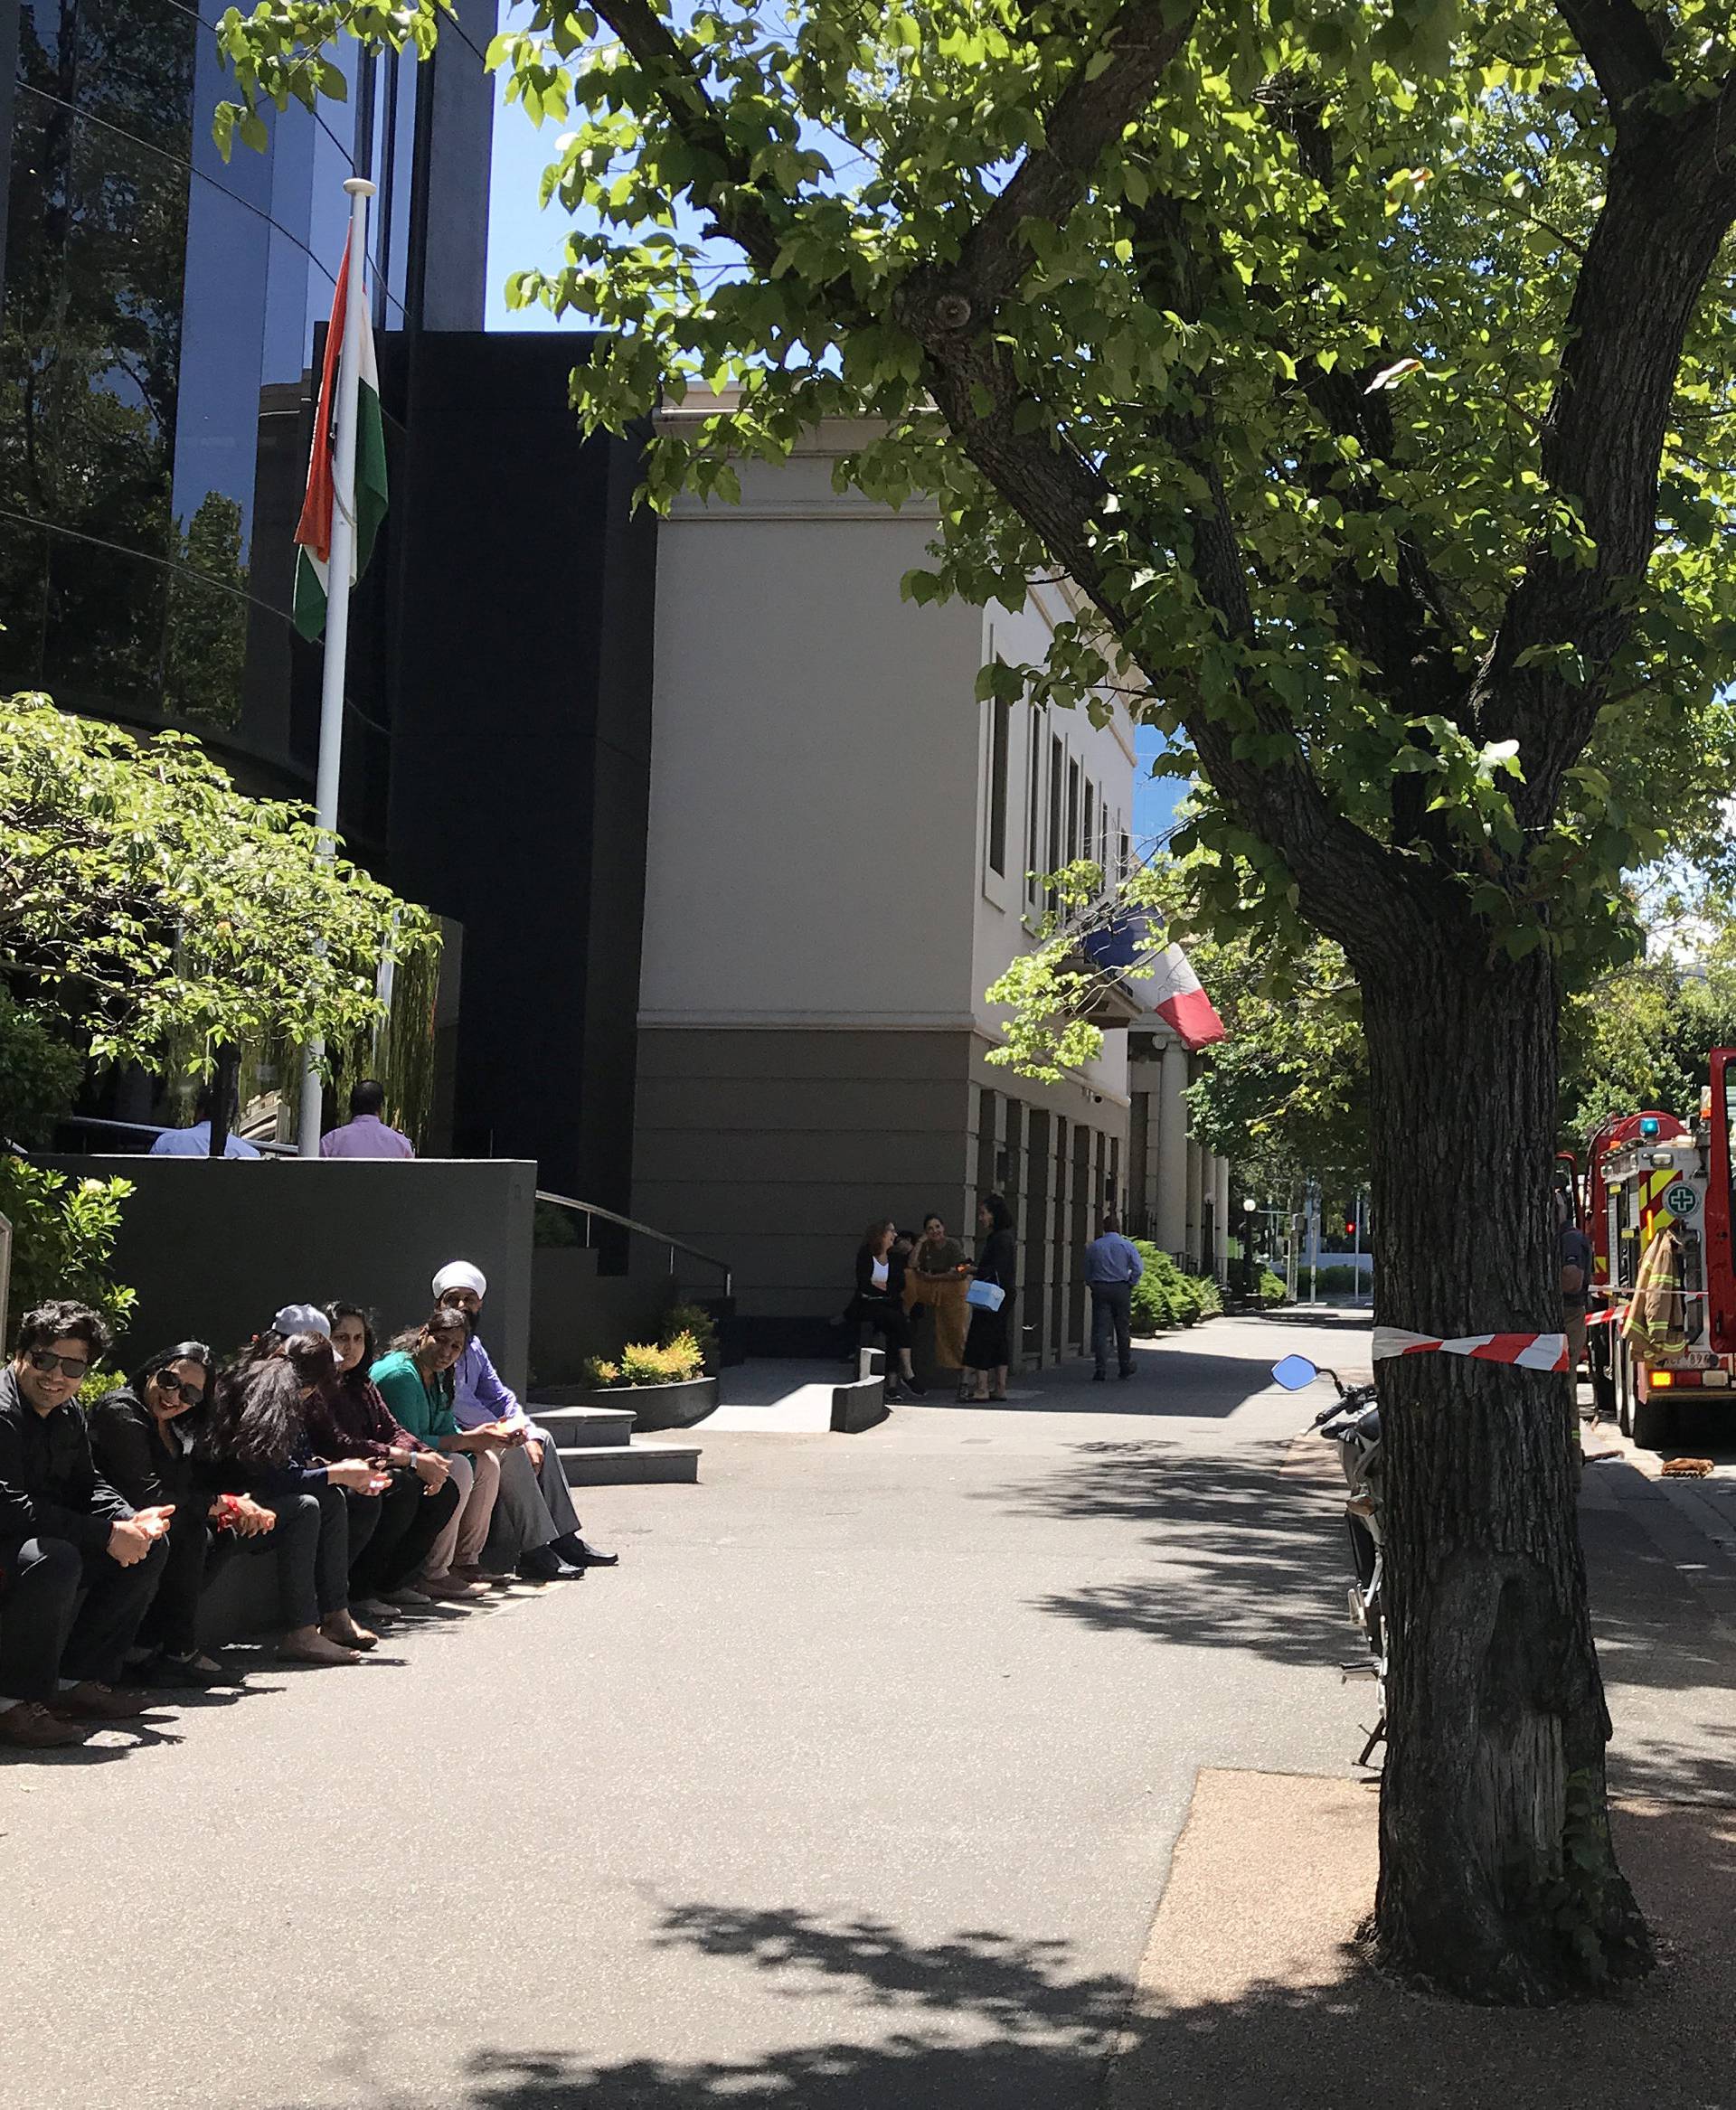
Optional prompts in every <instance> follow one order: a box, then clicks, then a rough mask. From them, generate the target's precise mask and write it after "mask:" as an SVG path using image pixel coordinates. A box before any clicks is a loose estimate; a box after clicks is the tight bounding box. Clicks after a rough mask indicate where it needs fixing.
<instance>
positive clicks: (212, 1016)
mask: <svg viewBox="0 0 1736 2110" xmlns="http://www.w3.org/2000/svg"><path fill="white" fill-rule="evenodd" d="M0 841H3V842H4V844H5V850H4V854H3V855H0V967H4V970H5V975H6V978H7V980H8V982H9V983H10V984H11V987H12V990H13V992H14V995H15V996H16V997H17V998H18V999H19V1001H20V1002H22V1003H24V1005H25V1007H26V1008H27V1009H28V1010H29V1011H31V1012H33V1013H38V1014H42V1013H49V1014H52V1015H53V1016H54V1017H55V1018H56V1019H57V1020H58V1021H59V1022H61V1024H62V1025H63V1027H64V1028H65V1029H66V1030H67V1031H68V1032H69V1033H70V1034H71V1035H72V1036H73V1037H75V1038H76V1039H77V1041H79V1043H80V1046H81V1047H82V1048H83V1049H84V1050H85V1051H86V1052H88V1053H89V1054H90V1055H92V1056H95V1057H98V1058H102V1057H108V1058H111V1059H132V1060H140V1061H146V1062H149V1061H153V1060H161V1059H162V1058H163V1057H164V1056H165V1055H166V1054H169V1053H171V1052H173V1053H176V1054H179V1055H181V1056H183V1057H184V1058H186V1057H191V1058H192V1059H193V1060H195V1061H197V1062H199V1063H200V1064H201V1065H202V1066H203V1061H204V1060H205V1059H206V1057H207V1056H208V1053H209V1050H211V1049H212V1048H214V1047H215V1045H216V1044H218V1043H219V1042H222V1041H237V1042H252V1043H254V1044H256V1045H257V1044H259V1043H261V1042H269V1043H281V1042H290V1043H294V1044H297V1045H300V1044H303V1043H305V1042H306V1041H309V1040H311V1039H313V1038H315V1037H316V1036H318V1037H324V1038H325V1039H327V1040H329V1041H332V1042H333V1043H335V1044H338V1045H342V1044H344V1043H346V1042H347V1041H352V1040H354V1037H355V1036H356V1035H357V1034H358V1033H360V1032H362V1031H365V1030H366V1029H368V1028H370V1027H372V1026H373V1025H375V1024H377V1023H378V1022H381V1020H382V1015H383V1014H382V1006H381V1004H380V1002H379V999H378V996H377V994H376V993H375V977H376V974H377V970H378V966H379V960H380V956H381V952H382V947H385V946H386V945H387V944H388V943H390V944H391V945H392V947H394V948H395V950H396V951H397V952H398V953H399V954H400V955H401V956H415V955H418V954H420V953H422V952H425V951H426V950H427V949H428V948H429V947H430V946H431V945H433V944H434V943H435V942H436V941H435V934H434V928H433V925H432V921H431V919H430V918H429V916H428V915H427V913H426V911H424V910H422V909H417V908H414V907H411V906H410V905H409V904H408V903H404V902H401V901H400V900H398V899H397V897H396V896H395V895H393V894H392V892H391V891H390V890H388V889H386V888H385V887H382V886H381V885H380V884H379V883H378V881H374V880H373V879H371V878H369V876H368V875H367V874H366V873H365V872H363V871H359V870H358V869H357V868H356V867H355V866H354V865H353V864H351V863H349V862H347V861H346V860H344V859H342V858H337V859H331V858H327V857H325V856H324V855H322V854H321V844H322V838H321V836H320V834H319V832H318V830H317V829H316V827H315V826H314V824H313V823H312V821H311V820H310V819H309V818H308V817H307V815H306V813H305V812H304V811H303V810H302V809H301V808H300V807H298V806H293V805H284V804H281V803H278V802H276V801H273V800H269V799H258V798H251V797H249V796H246V795H245V794H244V793H242V792H240V791H238V790H237V789H236V788H235V787H234V786H233V784H232V783H231V781H230V779H229V777H227V776H226V775H225V774H224V772H223V771H222V769H221V768H219V767H218V766H217V764H216V763H214V762H212V760H211V759H210V758H208V757H207V756H206V755H205V753H204V752H203V749H201V748H200V747H199V745H198V743H197V742H196V741H194V740H193V739H188V738H186V737H185V736H184V735H183V734H178V733H173V732H164V733H158V734H157V735H156V737H155V738H154V739H136V738H135V737H134V736H133V735H132V734H131V733H128V732H126V731H123V730H121V729H120V728H119V727H118V726H113V725H109V724H105V723H101V722H99V721H94V720H90V719H84V718H76V717H73V716H71V715H70V714H68V713H65V712H61V711H57V710H55V708H54V706H53V705H52V702H50V701H49V699H48V698H47V697H45V696H40V695H19V696H13V697H11V698H8V699H5V701H4V702H0Z"/></svg>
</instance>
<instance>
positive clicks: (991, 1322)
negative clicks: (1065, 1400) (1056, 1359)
mask: <svg viewBox="0 0 1736 2110" xmlns="http://www.w3.org/2000/svg"><path fill="white" fill-rule="evenodd" d="M977 1236H978V1238H979V1239H980V1240H981V1244H980V1246H979V1248H978V1249H977V1268H976V1279H977V1281H978V1282H992V1283H994V1284H995V1285H996V1286H997V1287H999V1288H1000V1289H1002V1290H1003V1291H1005V1295H1004V1296H1003V1297H1002V1299H1001V1308H1000V1310H999V1311H997V1312H987V1311H985V1310H984V1309H983V1307H982V1306H981V1305H972V1307H971V1313H970V1332H969V1333H967V1334H966V1336H965V1369H966V1371H967V1373H968V1381H969V1383H970V1386H971V1389H970V1390H969V1392H967V1393H961V1394H960V1395H959V1397H960V1398H961V1399H971V1400H973V1401H975V1402H977V1404H979V1405H980V1404H981V1403H982V1402H984V1401H986V1400H989V1399H1005V1397H1006V1371H1007V1366H1008V1364H1009V1363H1010V1362H1011V1361H1012V1360H1013V1356H1012V1351H1011V1348H1010V1346H1009V1343H1010V1342H1011V1341H1012V1338H1013V1291H1014V1286H1015V1285H1016V1284H1017V1281H1018V1273H1019V1256H1018V1248H1017V1246H1016V1244H1015V1243H1014V1238H1013V1211H1012V1210H1010V1209H1009V1208H1008V1207H1007V1206H1006V1198H1005V1195H1002V1194H986V1195H985V1196H984V1197H983V1199H982V1201H980V1202H978V1204H977ZM990 1380H993V1383H992V1386H991V1382H990Z"/></svg>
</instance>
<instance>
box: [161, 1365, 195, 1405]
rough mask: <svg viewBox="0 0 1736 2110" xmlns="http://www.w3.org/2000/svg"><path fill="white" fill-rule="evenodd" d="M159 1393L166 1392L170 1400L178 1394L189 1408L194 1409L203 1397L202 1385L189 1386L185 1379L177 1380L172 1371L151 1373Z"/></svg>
mask: <svg viewBox="0 0 1736 2110" xmlns="http://www.w3.org/2000/svg"><path fill="white" fill-rule="evenodd" d="M151 1375H152V1377H153V1378H155V1379H156V1389H157V1390H158V1391H159V1392H167V1393H168V1394H169V1395H170V1396H171V1397H172V1398H173V1397H174V1396H175V1395H176V1394H179V1396H180V1397H181V1398H182V1399H184V1400H185V1402H186V1403H187V1405H188V1406H189V1407H196V1406H197V1405H198V1404H199V1402H200V1401H201V1400H202V1399H203V1398H204V1396H205V1388H204V1387H203V1385H193V1384H189V1383H188V1381H187V1380H186V1379H185V1378H178V1377H176V1376H175V1372H174V1371H172V1370H155V1371H152V1372H151Z"/></svg>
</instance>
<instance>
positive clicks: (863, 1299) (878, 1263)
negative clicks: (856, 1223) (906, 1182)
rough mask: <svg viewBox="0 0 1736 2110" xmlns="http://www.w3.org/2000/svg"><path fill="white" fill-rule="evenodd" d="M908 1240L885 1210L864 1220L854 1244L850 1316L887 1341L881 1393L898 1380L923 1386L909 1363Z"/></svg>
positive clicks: (889, 1393)
mask: <svg viewBox="0 0 1736 2110" xmlns="http://www.w3.org/2000/svg"><path fill="white" fill-rule="evenodd" d="M909 1258H910V1242H909V1240H908V1239H905V1240H901V1239H900V1238H899V1235H898V1226H897V1225H896V1224H895V1223H894V1222H893V1221H892V1218H891V1217H890V1216H884V1217H882V1218H880V1219H879V1220H878V1221H876V1222H874V1223H871V1224H870V1225H869V1226H868V1229H867V1231H866V1233H865V1234H864V1235H863V1241H862V1243H861V1245H860V1246H858V1247H857V1248H856V1294H855V1295H854V1298H853V1299H852V1300H851V1304H850V1317H851V1320H852V1322H853V1323H854V1324H855V1325H858V1326H863V1325H867V1326H872V1327H873V1329H874V1331H875V1332H876V1333H878V1334H879V1335H880V1337H881V1339H882V1341H883V1342H885V1344H886V1355H887V1369H886V1397H887V1398H888V1399H898V1398H899V1397H900V1393H899V1389H898V1387H899V1380H900V1379H902V1380H903V1382H904V1384H905V1386H906V1387H907V1389H909V1390H910V1391H912V1392H914V1393H915V1394H916V1395H917V1397H918V1398H919V1399H920V1397H921V1395H922V1388H921V1386H920V1385H919V1384H918V1383H917V1381H916V1372H915V1371H914V1370H912V1369H911V1367H910V1314H909V1313H908V1312H906V1310H905V1309H904V1268H905V1263H906V1262H907V1260H908V1259H909Z"/></svg>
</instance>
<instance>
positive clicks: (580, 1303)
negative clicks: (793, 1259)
mask: <svg viewBox="0 0 1736 2110" xmlns="http://www.w3.org/2000/svg"><path fill="white" fill-rule="evenodd" d="M637 1257H638V1258H639V1259H640V1261H641V1271H640V1272H639V1273H638V1274H637V1275H599V1274H598V1272H597V1265H596V1262H597V1256H596V1254H595V1253H594V1252H587V1251H585V1249H584V1248H582V1247H576V1246H539V1247H538V1248H537V1252H536V1259H535V1263H534V1266H533V1275H532V1287H533V1297H532V1314H533V1316H532V1323H531V1372H532V1383H533V1389H534V1388H541V1387H542V1386H544V1385H576V1384H578V1383H579V1382H580V1380H582V1379H583V1377H584V1374H585V1365H586V1364H587V1362H589V1361H590V1359H591V1357H592V1356H615V1355H618V1354H619V1353H620V1352H621V1350H622V1349H623V1348H624V1347H626V1345H627V1342H629V1341H655V1340H656V1338H657V1336H658V1334H659V1333H661V1331H662V1328H663V1320H664V1314H665V1313H666V1312H667V1311H668V1309H669V1307H670V1305H673V1304H675V1303H676V1302H678V1301H679V1300H680V1298H681V1296H682V1294H683V1292H682V1288H681V1286H680V1285H679V1284H678V1283H677V1282H675V1280H674V1279H672V1277H671V1276H670V1275H669V1272H668V1269H667V1268H666V1267H663V1266H660V1265H656V1263H658V1262H660V1261H661V1259H662V1255H661V1254H640V1255H639V1256H637ZM708 1279H709V1278H708ZM687 1294H690V1295H691V1294H692V1293H691V1292H688V1293H687ZM539 1397H540V1391H539Z"/></svg>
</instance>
